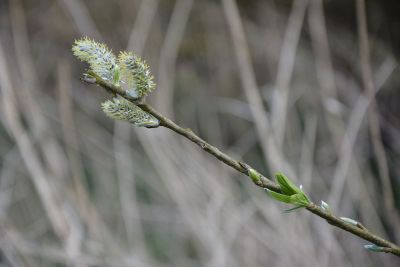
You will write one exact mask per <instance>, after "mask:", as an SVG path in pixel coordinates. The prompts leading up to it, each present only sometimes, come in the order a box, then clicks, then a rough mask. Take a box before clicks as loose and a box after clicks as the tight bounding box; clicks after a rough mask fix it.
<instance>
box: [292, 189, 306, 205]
mask: <svg viewBox="0 0 400 267" xmlns="http://www.w3.org/2000/svg"><path fill="white" fill-rule="evenodd" d="M290 203H291V204H296V205H299V206H303V207H306V206H308V205H309V204H310V200H309V199H308V197H307V196H306V195H305V194H304V193H303V192H301V193H298V194H294V195H291V196H290Z"/></svg>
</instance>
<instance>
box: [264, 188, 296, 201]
mask: <svg viewBox="0 0 400 267" xmlns="http://www.w3.org/2000/svg"><path fill="white" fill-rule="evenodd" d="M265 190H266V191H267V193H268V195H269V196H270V197H272V198H274V199H275V200H278V201H280V202H284V203H289V204H290V203H291V202H290V196H287V195H283V194H279V193H277V192H274V191H272V190H269V189H267V188H265Z"/></svg>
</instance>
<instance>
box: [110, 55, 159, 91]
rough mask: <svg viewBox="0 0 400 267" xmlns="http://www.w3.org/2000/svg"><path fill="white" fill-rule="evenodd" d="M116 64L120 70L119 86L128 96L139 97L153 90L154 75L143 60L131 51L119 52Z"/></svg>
mask: <svg viewBox="0 0 400 267" xmlns="http://www.w3.org/2000/svg"><path fill="white" fill-rule="evenodd" d="M118 65H119V67H120V70H121V86H122V88H123V89H125V90H126V91H127V92H128V94H129V95H130V96H132V97H134V98H137V99H141V98H143V97H145V96H146V95H147V94H148V93H150V92H151V91H152V90H154V88H155V86H156V84H155V83H154V77H153V75H151V73H150V68H149V66H148V65H147V64H146V62H145V61H144V60H142V59H140V58H139V57H138V56H136V55H135V54H133V53H131V52H120V54H119V56H118Z"/></svg>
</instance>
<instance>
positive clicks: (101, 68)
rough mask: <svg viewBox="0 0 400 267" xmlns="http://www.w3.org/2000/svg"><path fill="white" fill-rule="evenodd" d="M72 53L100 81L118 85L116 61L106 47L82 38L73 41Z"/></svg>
mask: <svg viewBox="0 0 400 267" xmlns="http://www.w3.org/2000/svg"><path fill="white" fill-rule="evenodd" d="M72 51H73V53H74V55H75V56H76V57H77V58H79V59H80V60H82V61H84V62H87V63H88V64H89V65H90V69H91V70H92V71H93V72H94V73H96V74H97V75H99V76H100V77H101V78H102V79H104V80H106V81H108V82H111V83H113V84H115V85H119V67H118V65H117V59H116V57H115V55H114V54H113V53H112V51H111V50H110V49H108V47H107V46H106V45H104V44H101V43H97V42H96V41H93V40H91V39H89V38H87V37H84V38H82V39H78V40H75V43H74V45H73V46H72Z"/></svg>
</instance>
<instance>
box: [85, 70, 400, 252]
mask: <svg viewBox="0 0 400 267" xmlns="http://www.w3.org/2000/svg"><path fill="white" fill-rule="evenodd" d="M88 74H89V75H90V76H92V77H93V78H94V79H95V81H94V82H93V80H90V81H87V79H84V81H87V82H90V83H96V84H97V85H100V86H101V87H103V88H104V89H106V90H107V91H108V92H110V93H112V94H117V95H120V96H121V97H123V98H125V99H126V100H128V101H131V102H132V103H134V104H136V105H137V106H139V107H140V108H141V109H142V110H143V111H146V112H147V113H149V114H151V115H153V116H154V117H156V118H157V119H158V120H159V121H160V126H163V127H166V128H169V129H171V130H172V131H174V132H176V133H178V134H180V135H182V136H184V137H186V138H187V139H189V140H190V141H192V142H193V143H195V144H196V145H198V146H199V147H201V148H202V149H203V150H205V151H206V152H208V153H209V154H211V155H213V156H214V157H216V158H217V159H218V160H220V161H222V162H223V163H225V164H226V165H228V166H231V167H232V168H234V169H235V170H237V171H239V172H241V173H243V174H245V175H247V176H249V172H248V169H250V168H251V167H250V166H249V165H248V164H246V163H243V162H240V161H237V160H235V159H233V158H231V157H230V156H229V155H227V154H225V153H223V152H221V151H220V150H219V149H218V148H216V147H215V146H212V145H210V144H209V143H207V142H206V141H204V140H203V139H201V138H200V137H199V136H197V135H196V134H195V133H193V131H192V130H191V129H189V128H183V127H181V126H179V125H177V124H176V123H175V122H173V121H171V120H170V119H168V118H166V117H164V116H163V115H162V114H161V113H159V112H158V111H157V110H155V109H154V108H153V107H151V106H150V105H148V104H146V103H144V102H143V101H140V100H138V99H136V98H133V97H132V96H130V95H129V94H127V93H126V91H124V90H123V89H122V88H120V87H118V86H115V85H113V84H112V83H109V82H107V81H105V80H103V79H101V78H100V77H99V76H98V75H96V74H95V73H93V72H92V71H89V72H88ZM253 182H254V183H255V184H256V185H257V186H259V187H262V188H268V189H270V190H272V191H275V192H281V189H280V187H279V185H278V184H276V183H274V182H273V181H271V180H270V179H268V178H266V177H265V176H263V175H260V179H259V180H257V181H253ZM306 209H307V210H308V211H310V212H311V213H314V214H315V215H317V216H319V217H321V218H323V219H325V220H326V221H327V222H328V223H329V224H331V225H333V226H336V227H338V228H341V229H342V230H344V231H347V232H350V233H352V234H354V235H356V236H358V237H360V238H362V239H364V240H367V241H369V242H371V243H373V244H375V245H377V246H380V247H383V249H382V252H386V253H392V254H394V255H396V256H399V257H400V247H399V246H397V245H396V244H394V243H392V242H390V241H388V240H385V239H383V238H381V237H379V236H377V235H375V234H373V233H371V232H370V231H368V230H367V229H366V228H365V227H358V226H354V225H352V224H349V223H347V222H345V221H343V220H341V219H339V218H337V217H336V216H335V215H333V214H332V213H331V212H327V211H325V210H323V209H322V208H321V207H319V206H318V205H316V204H314V203H311V204H310V205H309V206H308V207H307V208H306Z"/></svg>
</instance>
